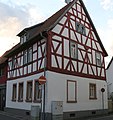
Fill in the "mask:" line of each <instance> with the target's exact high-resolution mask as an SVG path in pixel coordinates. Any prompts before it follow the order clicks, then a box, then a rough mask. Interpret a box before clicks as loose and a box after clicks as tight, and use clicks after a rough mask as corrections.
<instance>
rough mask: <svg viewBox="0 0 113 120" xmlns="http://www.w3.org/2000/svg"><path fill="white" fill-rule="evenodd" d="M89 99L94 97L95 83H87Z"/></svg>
mask: <svg viewBox="0 0 113 120" xmlns="http://www.w3.org/2000/svg"><path fill="white" fill-rule="evenodd" d="M89 99H96V84H92V83H90V84H89Z"/></svg>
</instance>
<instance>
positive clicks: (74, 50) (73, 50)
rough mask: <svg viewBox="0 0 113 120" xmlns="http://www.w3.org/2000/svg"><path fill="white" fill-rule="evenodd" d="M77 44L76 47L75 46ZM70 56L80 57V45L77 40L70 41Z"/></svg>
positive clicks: (73, 57)
mask: <svg viewBox="0 0 113 120" xmlns="http://www.w3.org/2000/svg"><path fill="white" fill-rule="evenodd" d="M73 45H75V47H73ZM70 57H71V58H72V59H78V45H77V43H76V42H75V41H70Z"/></svg>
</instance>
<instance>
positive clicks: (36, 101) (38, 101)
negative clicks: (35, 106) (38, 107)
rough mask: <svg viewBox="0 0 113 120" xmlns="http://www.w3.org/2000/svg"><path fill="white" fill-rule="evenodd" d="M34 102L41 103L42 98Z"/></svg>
mask: <svg viewBox="0 0 113 120" xmlns="http://www.w3.org/2000/svg"><path fill="white" fill-rule="evenodd" d="M33 102H34V103H41V100H34V101H33Z"/></svg>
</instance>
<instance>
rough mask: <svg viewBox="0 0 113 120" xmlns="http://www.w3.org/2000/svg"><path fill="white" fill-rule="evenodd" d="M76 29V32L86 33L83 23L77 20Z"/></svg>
mask: <svg viewBox="0 0 113 120" xmlns="http://www.w3.org/2000/svg"><path fill="white" fill-rule="evenodd" d="M76 31H77V32H78V33H81V34H83V35H86V28H85V26H84V25H82V24H81V23H79V22H76Z"/></svg>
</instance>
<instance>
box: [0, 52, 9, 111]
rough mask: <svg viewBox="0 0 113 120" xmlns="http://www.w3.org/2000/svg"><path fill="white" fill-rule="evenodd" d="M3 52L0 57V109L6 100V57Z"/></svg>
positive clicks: (2, 108)
mask: <svg viewBox="0 0 113 120" xmlns="http://www.w3.org/2000/svg"><path fill="white" fill-rule="evenodd" d="M5 54H7V52H5V53H4V54H3V55H2V56H1V57H0V110H4V107H5V102H6V81H7V58H6V57H5Z"/></svg>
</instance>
